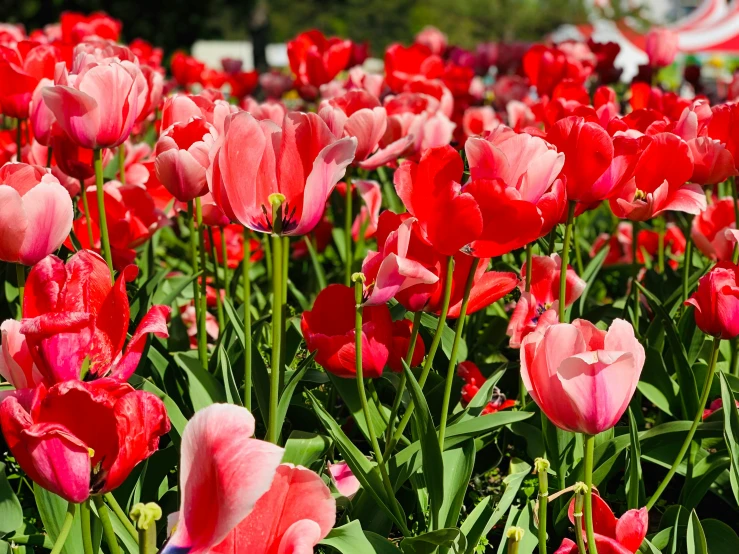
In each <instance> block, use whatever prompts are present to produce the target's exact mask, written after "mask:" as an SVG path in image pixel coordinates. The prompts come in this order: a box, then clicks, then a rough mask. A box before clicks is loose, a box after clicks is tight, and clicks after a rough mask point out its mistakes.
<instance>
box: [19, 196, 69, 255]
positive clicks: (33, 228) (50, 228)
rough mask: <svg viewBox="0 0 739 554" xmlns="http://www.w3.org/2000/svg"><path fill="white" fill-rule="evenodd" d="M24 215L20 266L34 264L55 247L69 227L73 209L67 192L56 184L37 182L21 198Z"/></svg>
mask: <svg viewBox="0 0 739 554" xmlns="http://www.w3.org/2000/svg"><path fill="white" fill-rule="evenodd" d="M23 208H24V210H25V213H26V217H27V218H28V231H27V232H26V235H25V238H24V240H23V245H22V246H21V249H20V252H19V256H20V262H21V263H22V264H24V265H34V264H35V263H37V262H39V261H40V260H41V259H42V258H45V257H46V256H48V255H49V254H51V253H52V252H54V251H55V250H57V249H58V248H59V247H60V246H61V245H62V243H63V242H64V240H65V239H66V238H67V236H69V231H70V230H71V229H72V219H73V217H74V210H73V208H72V199H71V198H70V197H69V193H68V192H67V191H66V189H65V188H64V187H63V186H61V185H60V184H59V183H40V184H38V185H37V186H35V187H33V188H32V189H31V190H30V191H28V192H27V193H26V195H25V196H24V197H23Z"/></svg>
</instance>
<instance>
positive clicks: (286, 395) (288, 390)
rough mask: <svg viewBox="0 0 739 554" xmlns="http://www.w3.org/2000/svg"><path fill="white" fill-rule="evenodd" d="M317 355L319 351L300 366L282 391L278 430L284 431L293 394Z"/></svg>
mask: <svg viewBox="0 0 739 554" xmlns="http://www.w3.org/2000/svg"><path fill="white" fill-rule="evenodd" d="M317 353H318V351H316V352H313V353H312V354H311V355H310V356H308V357H307V358H306V359H305V360H303V361H302V362H301V363H300V366H298V369H296V370H295V372H294V373H293V374H292V377H291V378H290V380H289V381H288V382H287V384H286V385H285V389H284V390H283V391H282V396H280V401H279V403H278V405H277V429H282V425H283V423H285V417H287V409H288V408H289V407H290V401H291V400H292V398H293V393H295V387H297V386H298V385H299V384H300V380H301V379H302V378H303V376H304V375H305V373H306V372H307V371H308V368H309V367H310V365H311V362H312V361H313V358H315V357H316V354H317Z"/></svg>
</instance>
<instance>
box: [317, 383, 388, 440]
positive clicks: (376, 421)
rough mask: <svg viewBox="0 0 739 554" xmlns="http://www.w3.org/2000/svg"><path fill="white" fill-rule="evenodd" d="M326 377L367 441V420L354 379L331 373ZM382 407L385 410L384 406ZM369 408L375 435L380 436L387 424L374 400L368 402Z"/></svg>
mask: <svg viewBox="0 0 739 554" xmlns="http://www.w3.org/2000/svg"><path fill="white" fill-rule="evenodd" d="M328 378H329V379H330V380H331V384H332V385H333V386H334V388H335V389H336V392H337V393H338V394H339V396H340V397H341V399H342V400H343V401H344V403H345V404H346V407H347V408H349V411H350V412H351V413H352V417H353V418H354V421H355V422H356V423H357V425H358V426H359V430H360V431H361V432H362V435H364V437H365V438H366V439H367V441H369V428H368V427H367V420H366V419H365V417H364V411H363V410H362V403H361V401H360V400H359V392H358V391H357V383H356V381H355V380H354V379H346V378H343V377H337V376H336V375H334V374H333V373H328ZM382 409H383V410H385V408H384V407H383V408H382ZM369 410H370V419H371V420H372V426H373V427H374V429H375V436H377V437H381V436H383V435H384V434H385V429H386V428H387V424H386V423H385V420H384V419H383V418H382V416H381V415H380V412H379V410H378V409H377V406H376V405H375V403H374V402H370V404H369ZM389 414H390V411H389V410H387V411H386V417H388V416H389Z"/></svg>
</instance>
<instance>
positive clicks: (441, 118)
mask: <svg viewBox="0 0 739 554" xmlns="http://www.w3.org/2000/svg"><path fill="white" fill-rule="evenodd" d="M385 110H386V111H387V115H388V126H387V130H386V131H385V135H384V136H383V137H382V140H381V141H380V147H381V148H387V149H389V148H390V145H391V144H395V145H400V144H401V143H400V142H399V141H400V139H402V138H404V137H412V141H411V144H410V145H409V146H408V148H407V149H406V151H404V152H401V154H421V153H422V152H423V151H425V150H426V149H428V148H436V147H438V146H446V145H447V144H449V143H450V142H451V140H452V137H453V134H454V128H455V127H456V125H455V124H454V123H452V121H451V120H450V119H449V117H448V116H447V115H446V114H445V113H444V112H443V110H442V109H441V104H440V102H439V100H437V99H436V98H434V97H433V96H430V95H428V94H423V93H415V92H413V93H411V92H404V93H401V94H398V95H397V96H389V97H387V98H386V99H385ZM399 155H400V154H399Z"/></svg>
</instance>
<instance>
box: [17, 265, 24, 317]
mask: <svg viewBox="0 0 739 554" xmlns="http://www.w3.org/2000/svg"><path fill="white" fill-rule="evenodd" d="M15 276H16V279H17V281H18V300H20V303H21V314H23V294H24V292H25V290H26V268H25V267H23V264H15Z"/></svg>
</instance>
